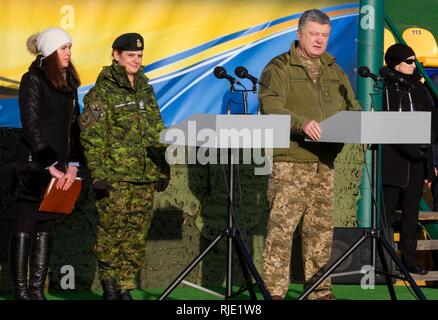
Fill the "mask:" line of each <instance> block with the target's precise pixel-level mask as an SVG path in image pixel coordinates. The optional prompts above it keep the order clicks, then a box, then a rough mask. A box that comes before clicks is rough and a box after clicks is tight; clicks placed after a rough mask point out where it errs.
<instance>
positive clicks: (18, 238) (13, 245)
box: [9, 232, 31, 300]
mask: <svg viewBox="0 0 438 320" xmlns="http://www.w3.org/2000/svg"><path fill="white" fill-rule="evenodd" d="M29 247H30V234H29V233H26V232H18V233H13V234H12V235H11V242H10V247H9V250H10V253H9V262H10V270H11V275H12V279H13V282H14V297H15V299H16V300H31V296H30V293H29V287H28V283H27V270H28V267H27V266H28V264H29Z"/></svg>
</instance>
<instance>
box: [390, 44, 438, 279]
mask: <svg viewBox="0 0 438 320" xmlns="http://www.w3.org/2000/svg"><path fill="white" fill-rule="evenodd" d="M415 61H416V57H415V52H414V51H413V50H412V48H410V47H409V46H407V45H404V44H401V43H397V44H394V45H392V46H391V47H389V48H388V50H387V52H386V54H385V62H386V64H387V66H388V68H389V69H391V71H392V72H393V73H395V74H396V75H397V76H398V77H400V78H402V79H404V80H406V81H400V82H396V81H389V82H387V83H386V85H387V88H388V93H389V94H388V97H389V99H388V100H389V101H388V102H387V101H386V98H384V110H386V111H402V112H415V111H432V103H431V101H430V99H429V97H428V94H427V89H426V87H425V85H423V83H422V82H421V81H420V79H421V78H422V76H421V75H420V74H419V73H418V71H417V70H416V65H415ZM405 82H407V83H405ZM384 96H385V95H384ZM381 150H382V151H381V164H382V184H383V200H382V203H383V207H384V212H385V214H386V215H385V216H386V223H387V224H388V226H387V230H388V236H389V237H392V222H393V217H394V215H395V211H396V210H397V209H398V205H399V204H401V208H400V209H401V211H402V215H401V226H400V251H401V258H402V261H403V263H404V264H405V265H406V267H407V268H408V270H409V272H411V273H416V274H421V275H424V274H427V272H428V271H427V270H426V269H425V268H423V267H422V266H420V265H419V264H418V261H417V254H416V251H417V224H418V213H419V205H420V200H421V196H422V193H423V185H424V183H427V184H428V183H429V182H430V179H432V173H431V172H432V171H431V169H432V166H431V161H430V158H431V157H430V144H428V145H419V144H385V145H382V149H381Z"/></svg>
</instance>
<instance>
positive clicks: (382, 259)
mask: <svg viewBox="0 0 438 320" xmlns="http://www.w3.org/2000/svg"><path fill="white" fill-rule="evenodd" d="M377 240H378V242H377V251H378V252H379V258H380V262H381V263H382V268H383V271H384V272H385V281H386V285H387V286H388V291H389V295H390V296H391V300H397V295H396V294H395V290H394V285H393V284H392V277H391V276H389V274H388V273H390V270H389V268H388V264H387V262H386V257H385V254H384V252H383V247H382V243H381V242H380V237H379V238H377Z"/></svg>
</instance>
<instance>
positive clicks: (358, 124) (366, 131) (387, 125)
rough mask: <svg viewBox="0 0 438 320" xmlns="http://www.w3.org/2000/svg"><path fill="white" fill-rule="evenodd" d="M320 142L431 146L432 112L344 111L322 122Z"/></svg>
mask: <svg viewBox="0 0 438 320" xmlns="http://www.w3.org/2000/svg"><path fill="white" fill-rule="evenodd" d="M320 126H321V130H322V137H321V140H319V142H342V143H369V144H389V143H406V144H411V143H412V144H414V143H430V126H431V114H430V112H417V111H416V112H388V111H374V112H371V111H362V112H358V111H341V112H339V113H337V114H335V115H333V116H332V117H330V118H328V119H326V120H324V121H322V122H321V123H320Z"/></svg>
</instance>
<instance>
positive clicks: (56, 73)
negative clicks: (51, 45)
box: [42, 51, 81, 91]
mask: <svg viewBox="0 0 438 320" xmlns="http://www.w3.org/2000/svg"><path fill="white" fill-rule="evenodd" d="M42 68H43V70H44V74H45V75H46V77H47V79H48V80H49V81H50V83H51V84H52V86H53V87H55V89H57V90H60V91H66V90H67V87H68V86H72V87H73V89H77V88H78V87H79V86H80V85H81V80H80V78H79V74H78V72H77V71H76V68H75V67H74V65H73V63H72V62H71V61H70V63H69V64H68V67H67V68H66V69H65V71H66V73H67V76H65V75H64V72H63V69H61V68H60V67H59V62H58V52H57V51H55V52H53V53H52V54H51V55H50V56H48V57H46V58H45V59H44V60H43V62H42Z"/></svg>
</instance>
